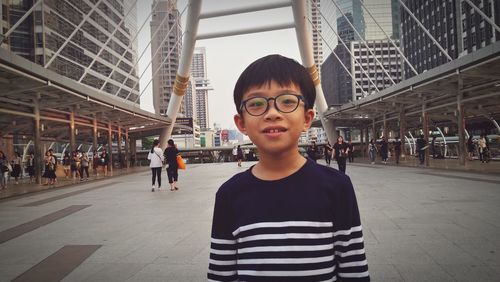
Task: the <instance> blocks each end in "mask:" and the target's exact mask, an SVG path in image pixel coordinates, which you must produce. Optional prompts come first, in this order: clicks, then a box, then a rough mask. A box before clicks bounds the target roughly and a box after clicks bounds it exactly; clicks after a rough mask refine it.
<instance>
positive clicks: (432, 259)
mask: <svg viewBox="0 0 500 282" xmlns="http://www.w3.org/2000/svg"><path fill="white" fill-rule="evenodd" d="M250 165H251V163H244V166H243V168H238V167H237V166H236V164H235V163H224V164H193V165H189V166H188V169H187V170H186V171H181V172H180V180H181V181H180V182H179V187H180V190H179V191H177V192H170V191H161V192H154V193H152V192H151V191H150V185H149V184H150V181H151V180H150V173H149V172H147V171H143V172H137V173H132V174H127V175H123V176H120V177H115V178H110V179H105V180H101V181H97V182H89V183H85V184H82V185H78V186H73V187H68V188H62V189H58V190H54V191H49V192H45V193H38V194H29V195H26V196H23V197H19V198H13V199H11V200H4V201H2V202H0V281H11V280H13V279H16V280H15V281H43V279H46V281H58V280H63V281H182V282H185V281H205V280H206V279H205V277H206V276H205V272H206V268H207V261H208V253H209V240H210V226H211V218H212V209H213V203H214V195H215V192H216V191H217V189H218V187H219V185H220V184H221V183H222V182H223V181H225V180H226V179H228V178H229V177H230V176H231V175H233V174H235V173H236V172H239V171H243V170H244V169H246V168H248V167H249V166H250ZM347 173H348V174H349V175H350V177H351V179H352V181H353V183H354V186H355V190H356V194H357V197H358V202H359V206H360V212H361V217H362V222H363V226H364V234H365V242H366V251H367V257H368V263H369V267H370V273H371V276H372V278H373V281H500V175H494V174H489V175H488V174H477V173H471V172H457V171H444V170H432V169H422V168H410V167H394V166H383V165H374V166H372V165H368V164H355V165H349V164H348V167H347ZM163 176H164V179H163V180H164V182H166V181H165V180H166V179H165V178H166V173H164V174H163ZM165 188H167V187H165ZM256 208H258V207H256Z"/></svg>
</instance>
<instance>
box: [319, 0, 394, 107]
mask: <svg viewBox="0 0 500 282" xmlns="http://www.w3.org/2000/svg"><path fill="white" fill-rule="evenodd" d="M335 3H336V4H337V6H338V7H339V8H340V9H341V11H342V13H341V12H340V11H339V10H338V8H337V7H336V6H335V5H334V4H329V6H328V10H334V12H331V11H330V12H329V14H331V15H335V16H334V18H333V19H332V20H334V21H335V24H336V33H337V34H338V37H340V39H342V40H338V44H337V46H336V47H335V48H334V50H333V52H335V54H336V55H337V56H338V57H339V59H340V62H339V60H338V59H337V58H335V56H334V55H333V54H330V55H329V56H328V57H327V58H326V60H325V61H324V62H323V64H322V66H321V69H322V75H321V80H322V87H323V92H324V93H325V98H326V100H327V103H328V104H329V105H338V104H344V103H348V102H349V101H353V100H355V99H359V97H360V96H359V95H358V94H357V92H361V93H363V91H362V90H361V89H358V88H359V87H358V86H357V85H356V82H354V79H356V80H357V82H358V84H360V85H361V84H363V85H364V82H365V81H366V82H369V80H368V78H367V76H366V75H364V73H363V72H362V71H361V67H363V69H366V72H367V74H368V76H369V77H370V78H371V77H374V78H377V77H378V78H379V84H380V87H378V86H377V87H378V88H379V90H381V89H383V88H385V87H387V86H389V85H391V84H392V83H391V84H387V83H385V82H384V81H385V80H389V78H388V77H387V76H386V75H385V74H384V72H383V70H382V68H381V67H380V65H379V64H378V63H376V60H375V59H374V58H373V55H371V53H369V52H368V49H367V48H366V46H365V45H364V43H363V42H362V41H361V39H363V40H367V44H368V47H369V48H372V47H374V48H375V49H377V48H385V47H387V48H389V49H388V50H384V51H387V52H384V51H382V50H378V51H377V52H375V51H374V50H372V52H373V53H374V54H375V56H376V58H377V59H378V60H379V61H381V62H382V61H384V60H386V59H387V60H389V56H391V55H389V53H390V54H393V53H394V51H396V49H395V48H393V47H389V46H392V45H391V44H390V43H389V41H388V39H386V36H385V35H384V33H383V32H382V31H381V30H380V28H379V27H378V26H377V24H376V23H375V21H377V23H378V24H379V25H381V26H382V28H383V29H384V31H385V32H386V33H387V34H389V36H390V37H391V38H392V39H398V36H399V31H398V29H397V28H395V27H398V26H399V9H398V7H399V6H398V4H397V0H365V1H363V5H364V6H365V8H366V9H369V11H370V13H371V15H372V16H373V18H372V17H371V16H370V15H369V14H368V13H367V12H366V10H365V8H363V6H362V5H361V2H360V1H359V0H336V1H335ZM332 26H333V25H332ZM334 27H335V26H334ZM353 27H354V28H353ZM355 30H356V31H357V32H355ZM330 33H332V32H331V31H330ZM341 41H343V42H344V43H345V44H346V46H344V44H342V43H341ZM355 52H358V54H359V55H363V56H364V58H363V57H359V58H358V57H357V55H356V54H355ZM351 54H352V55H353V56H354V57H355V58H356V59H357V60H358V62H359V63H360V65H361V67H360V65H359V64H358V63H357V62H356V61H355V60H354V58H353V57H352V56H351ZM384 56H387V58H385V59H384ZM397 59H398V60H399V56H398V57H397ZM342 64H343V65H344V66H345V68H347V70H349V72H347V71H346V70H345V68H344V66H342ZM364 64H368V65H364ZM369 65H371V66H369ZM387 68H388V66H386V69H387ZM357 71H358V72H360V73H359V74H356V73H355V72H357ZM387 71H388V72H389V70H387ZM370 72H372V73H370ZM350 73H351V74H352V75H353V76H354V79H353V78H352V77H351V75H350ZM380 74H382V76H384V78H382V77H381V75H380ZM391 77H392V75H391ZM395 77H398V75H397V74H394V77H393V79H394V80H395V81H396V79H395ZM389 81H390V80H389ZM370 85H371V83H370ZM362 87H363V86H362ZM369 93H371V92H369Z"/></svg>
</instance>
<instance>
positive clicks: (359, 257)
mask: <svg viewBox="0 0 500 282" xmlns="http://www.w3.org/2000/svg"><path fill="white" fill-rule="evenodd" d="M336 202H337V205H336V206H337V209H336V215H337V216H336V218H334V233H333V237H334V251H335V258H336V262H337V266H336V267H337V274H338V276H339V278H340V279H341V281H370V276H369V273H368V263H367V261H366V255H365V247H364V240H363V231H362V227H361V220H360V217H359V211H358V204H357V202H356V195H355V194H354V188H353V187H352V183H351V180H350V179H349V178H347V180H346V183H345V184H344V187H342V189H341V191H340V193H339V197H338V198H337V201H336Z"/></svg>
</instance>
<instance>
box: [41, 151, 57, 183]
mask: <svg viewBox="0 0 500 282" xmlns="http://www.w3.org/2000/svg"><path fill="white" fill-rule="evenodd" d="M44 165H45V171H44V173H43V176H42V177H44V178H45V183H44V185H54V184H55V182H56V159H55V158H54V156H53V155H52V153H51V152H50V151H47V152H46V153H45V157H44Z"/></svg>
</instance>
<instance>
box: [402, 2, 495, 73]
mask: <svg viewBox="0 0 500 282" xmlns="http://www.w3.org/2000/svg"><path fill="white" fill-rule="evenodd" d="M457 3H460V4H459V5H457ZM473 3H475V4H476V6H477V7H478V8H479V9H481V11H482V12H483V13H485V14H486V15H487V16H488V17H489V18H490V19H492V20H493V21H494V22H495V23H496V24H497V25H500V2H499V1H498V0H482V1H473ZM405 4H406V6H407V7H408V9H409V10H410V11H411V12H412V13H413V15H414V16H415V17H416V18H417V19H418V20H419V21H420V22H421V23H422V24H423V25H424V26H425V27H426V29H427V30H429V32H430V33H431V34H432V36H433V37H434V38H435V39H436V41H437V42H438V43H439V44H440V45H441V46H442V48H443V49H444V50H445V51H446V53H447V54H448V55H449V56H450V57H451V58H452V59H456V58H458V57H460V56H463V55H465V54H468V53H471V52H474V51H475V50H478V49H480V48H483V47H485V46H488V45H490V44H491V43H493V42H495V41H498V40H500V33H499V32H496V31H495V30H494V29H493V27H492V26H491V25H490V24H489V23H488V22H486V21H485V20H484V18H482V17H481V15H480V14H479V13H478V12H477V11H476V10H475V9H474V8H473V7H471V6H470V5H469V4H468V3H467V2H466V1H463V0H461V1H455V0H443V1H440V0H415V1H405ZM400 10H401V41H402V47H403V52H404V54H405V56H406V57H407V58H408V60H409V61H410V62H411V64H412V65H413V66H414V67H415V69H416V70H417V72H418V73H422V72H423V71H425V70H430V69H432V68H435V67H437V66H439V65H442V64H445V63H447V62H448V61H449V60H448V59H447V57H446V55H445V54H444V53H443V52H441V51H440V50H439V48H438V47H437V46H436V45H435V44H434V42H433V41H432V39H431V38H430V37H429V36H428V35H426V34H425V33H424V31H423V30H422V28H420V27H419V26H418V25H417V23H416V21H415V20H414V19H413V18H411V16H410V13H408V11H406V10H405V9H404V8H403V7H401V9H400ZM414 75H415V74H414V73H413V72H412V71H411V70H410V68H409V66H408V65H405V68H404V76H405V78H409V77H412V76H414Z"/></svg>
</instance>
